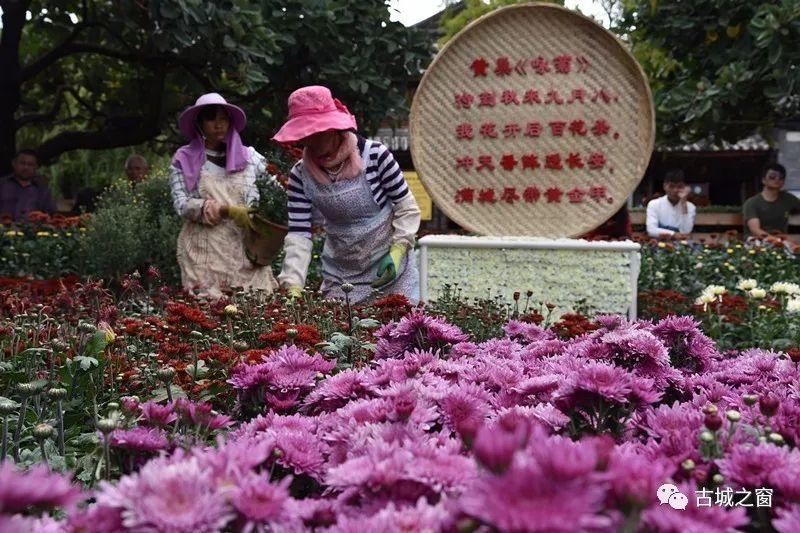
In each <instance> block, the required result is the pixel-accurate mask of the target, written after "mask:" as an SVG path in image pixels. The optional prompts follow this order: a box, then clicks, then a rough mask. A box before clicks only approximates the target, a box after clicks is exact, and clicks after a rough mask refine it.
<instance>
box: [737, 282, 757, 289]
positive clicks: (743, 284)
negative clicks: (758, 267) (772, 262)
mask: <svg viewBox="0 0 800 533" xmlns="http://www.w3.org/2000/svg"><path fill="white" fill-rule="evenodd" d="M756 287H758V282H757V281H756V280H754V279H743V280H742V281H740V282H739V284H738V285H736V288H737V289H739V290H740V291H749V290H752V289H755V288H756Z"/></svg>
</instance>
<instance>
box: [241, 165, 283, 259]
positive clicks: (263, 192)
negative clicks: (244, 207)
mask: <svg viewBox="0 0 800 533" xmlns="http://www.w3.org/2000/svg"><path fill="white" fill-rule="evenodd" d="M256 186H257V187H258V196H259V200H258V203H257V204H256V205H253V206H251V210H250V221H251V227H250V228H247V230H246V231H245V235H244V246H245V253H246V254H247V258H248V259H250V261H251V262H252V263H253V264H256V265H259V266H266V265H269V264H270V263H272V261H273V260H274V259H275V257H277V255H278V252H280V250H281V247H283V240H284V238H286V234H287V233H288V232H289V227H288V223H289V215H288V210H287V194H286V188H285V187H284V186H283V185H282V184H281V182H280V181H279V180H278V179H269V180H259V181H257V182H256Z"/></svg>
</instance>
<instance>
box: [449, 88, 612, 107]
mask: <svg viewBox="0 0 800 533" xmlns="http://www.w3.org/2000/svg"><path fill="white" fill-rule="evenodd" d="M616 102H619V95H617V94H615V93H614V92H612V91H611V90H609V89H605V88H602V89H595V90H594V91H590V90H588V89H586V88H585V87H575V88H572V89H568V90H564V89H556V88H554V87H549V88H546V89H545V88H541V87H540V88H530V89H525V90H524V91H523V92H521V93H520V92H518V91H517V90H515V89H500V90H496V91H495V90H486V91H481V92H478V93H471V92H468V91H458V92H455V93H453V105H455V107H456V108H457V109H472V108H473V107H476V106H477V107H496V106H499V105H505V106H508V105H518V106H526V105H574V104H589V103H592V104H612V103H616Z"/></svg>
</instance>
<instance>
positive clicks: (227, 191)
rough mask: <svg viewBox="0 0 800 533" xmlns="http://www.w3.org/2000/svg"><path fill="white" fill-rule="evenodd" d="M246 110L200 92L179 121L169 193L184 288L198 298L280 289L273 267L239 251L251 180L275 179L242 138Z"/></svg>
mask: <svg viewBox="0 0 800 533" xmlns="http://www.w3.org/2000/svg"><path fill="white" fill-rule="evenodd" d="M246 123H247V119H246V117H245V114H244V111H242V110H241V109H240V108H239V107H237V106H235V105H232V104H229V103H228V102H226V101H225V99H224V98H223V97H222V96H220V95H219V94H217V93H209V94H204V95H202V96H201V97H200V98H198V99H197V101H196V102H195V104H194V105H193V106H191V107H189V108H188V109H186V110H185V111H184V112H183V113H182V114H181V116H180V118H179V119H178V127H179V129H180V131H181V133H183V135H184V136H185V137H186V138H187V139H188V140H189V141H190V142H189V144H187V145H184V146H182V147H180V148H179V149H178V151H177V152H175V155H174V156H173V158H172V165H171V167H170V190H171V192H172V201H173V205H174V207H175V211H176V212H177V213H178V215H179V216H181V217H182V218H183V219H184V223H183V228H182V229H181V232H180V235H179V236H178V254H177V255H178V264H179V265H180V268H181V282H182V284H183V287H184V288H185V289H187V290H189V291H190V292H193V293H195V294H196V295H198V296H204V297H209V298H214V299H216V298H219V297H220V296H222V289H224V288H243V289H262V290H266V291H269V292H272V291H273V290H274V289H275V288H277V286H278V284H277V281H275V277H274V276H273V275H272V269H271V267H270V266H259V265H255V264H253V263H252V262H251V261H250V260H249V259H248V258H247V255H246V252H245V247H244V242H243V239H244V232H245V228H247V227H249V224H250V218H249V213H248V211H247V207H248V206H251V205H253V204H254V203H256V202H257V201H258V189H257V187H256V180H260V179H274V177H272V176H269V175H268V174H267V172H266V160H265V159H264V157H263V156H262V155H261V154H259V153H258V152H256V151H255V149H253V148H252V147H249V146H243V145H242V140H241V138H240V136H239V132H241V131H242V130H243V129H244V127H245V124H246Z"/></svg>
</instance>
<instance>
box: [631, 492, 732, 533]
mask: <svg viewBox="0 0 800 533" xmlns="http://www.w3.org/2000/svg"><path fill="white" fill-rule="evenodd" d="M696 488H697V487H696V486H695V484H694V483H686V484H682V485H679V486H678V489H679V490H680V492H681V493H682V494H684V495H686V496H687V497H688V499H689V504H688V506H687V507H686V509H683V510H682V511H676V510H675V509H673V508H672V507H670V506H669V505H666V504H665V505H659V506H658V507H651V508H649V509H647V510H645V511H644V513H643V514H642V526H643V530H644V531H659V532H663V533H687V532H696V533H729V532H730V531H735V530H736V528H738V527H741V526H743V525H745V524H747V510H746V509H745V508H744V507H734V508H733V509H732V510H730V511H728V510H726V508H725V507H721V506H717V505H715V506H712V507H702V508H698V507H697V499H696V498H695V497H694V496H695V490H696Z"/></svg>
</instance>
